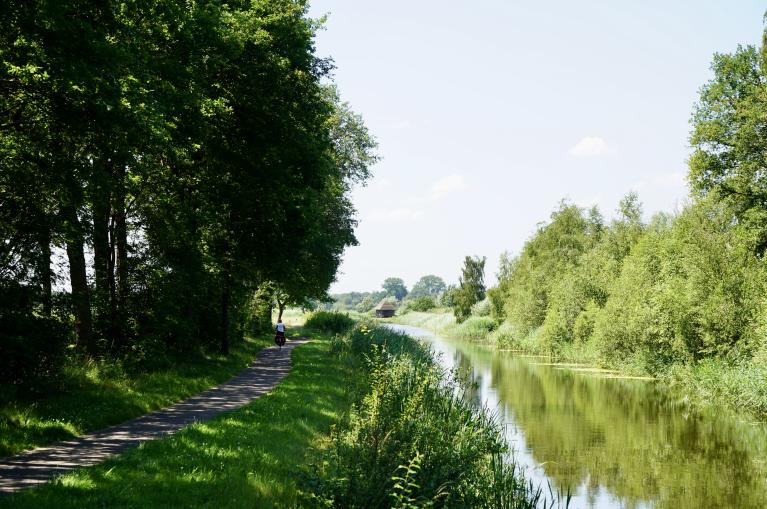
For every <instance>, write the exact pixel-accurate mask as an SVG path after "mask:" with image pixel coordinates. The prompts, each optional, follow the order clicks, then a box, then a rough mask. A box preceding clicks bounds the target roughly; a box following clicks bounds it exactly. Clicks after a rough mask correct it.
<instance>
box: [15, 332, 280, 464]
mask: <svg viewBox="0 0 767 509" xmlns="http://www.w3.org/2000/svg"><path fill="white" fill-rule="evenodd" d="M270 343H271V337H260V338H256V339H246V340H245V341H244V342H238V343H236V344H234V345H232V352H231V354H230V355H229V356H223V355H218V354H206V355H202V354H200V355H198V356H197V357H193V358H189V359H187V360H186V361H184V362H179V363H177V364H175V365H173V366H172V367H170V368H168V369H164V370H160V371H156V372H152V373H144V374H139V375H133V376H131V375H129V374H127V373H126V372H125V371H124V370H123V369H121V367H120V365H119V364H116V363H111V364H110V363H105V362H95V361H87V362H82V361H81V362H77V361H72V362H70V363H69V364H68V366H67V368H66V370H65V378H64V390H63V391H62V392H60V393H56V394H54V395H52V396H50V397H48V398H44V399H40V400H37V401H34V402H21V401H17V402H9V403H5V404H3V405H2V406H0V457H2V456H8V455H12V454H15V453H18V452H20V451H23V450H26V449H32V448H34V447H39V446H42V445H46V444H50V443H52V442H55V441H58V440H65V439H69V438H73V437H75V436H78V435H82V434H84V433H88V432H90V431H95V430H98V429H101V428H105V427H107V426H110V425H113V424H118V423H120V422H123V421H126V420H128V419H132V418H134V417H137V416H139V415H143V414H145V413H147V412H151V411H153V410H157V409H159V408H162V407H165V406H168V405H170V404H172V403H175V402H176V401H179V400H182V399H184V398H186V397H188V396H191V395H193V394H197V393H199V392H202V391H203V390H205V389H208V388H209V387H211V386H214V385H216V384H219V383H221V382H224V381H226V380H228V379H229V378H230V377H232V376H234V375H235V374H236V373H237V372H239V371H240V370H242V369H244V368H245V367H246V366H247V365H248V364H249V363H250V362H251V361H252V360H253V358H254V357H255V354H256V353H257V352H258V351H259V350H261V349H262V348H263V347H265V346H267V345H268V344H270Z"/></svg>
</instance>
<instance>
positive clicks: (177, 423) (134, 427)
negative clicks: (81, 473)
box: [0, 337, 309, 493]
mask: <svg viewBox="0 0 767 509" xmlns="http://www.w3.org/2000/svg"><path fill="white" fill-rule="evenodd" d="M307 341H309V338H306V337H298V338H292V339H291V340H290V341H289V342H288V343H287V344H286V345H285V346H284V347H282V349H279V348H277V347H275V346H273V347H269V348H265V349H264V350H262V351H260V352H259V353H258V354H257V355H256V359H255V360H254V361H253V363H252V364H251V365H250V366H249V367H247V368H245V369H244V370H243V371H242V372H241V373H240V374H238V375H237V376H235V377H234V378H232V379H231V380H229V381H228V382H226V383H223V384H221V385H219V386H217V387H214V388H212V389H209V390H207V391H205V392H203V393H201V394H198V395H197V396H193V397H191V398H188V399H186V400H184V401H181V402H179V403H176V404H175V405H172V406H170V407H168V408H165V409H163V410H158V411H156V412H152V413H149V414H146V415H144V416H141V417H138V418H136V419H132V420H130V421H127V422H124V423H122V424H118V425H116V426H112V427H109V428H106V429H104V430H101V431H97V432H94V433H90V434H88V435H84V436H82V437H80V438H78V439H76V440H67V441H64V442H59V443H57V444H54V445H51V446H47V447H40V448H37V449H33V450H31V451H27V452H24V453H21V454H17V455H15V456H10V457H7V458H3V459H0V493H10V492H13V491H18V490H22V489H24V488H30V487H33V486H36V485H38V484H41V483H45V482H48V481H50V480H51V479H53V478H55V477H57V476H59V475H61V474H64V473H67V472H70V471H72V470H76V469H78V468H83V467H88V466H91V465H95V464H97V463H101V462H102V461H104V460H105V459H107V458H109V457H111V456H114V455H116V454H119V453H121V452H123V451H125V450H126V449H130V448H132V447H136V446H138V445H139V444H140V443H142V442H145V441H148V440H155V439H157V438H162V437H164V436H168V435H171V434H173V433H175V432H177V431H179V430H181V429H182V428H184V427H186V426H188V425H189V424H192V423H194V422H202V421H207V420H210V419H212V418H214V417H216V416H217V415H219V414H221V413H223V412H228V411H231V410H236V409H238V408H240V407H242V406H244V405H247V404H248V403H250V402H251V401H253V400H254V399H256V398H258V397H259V396H261V395H263V394H266V393H267V392H269V391H271V390H272V389H274V388H275V387H276V386H277V384H279V383H280V382H281V381H282V379H283V378H285V376H287V374H288V373H289V372H290V366H291V361H290V352H291V351H292V350H293V348H295V347H296V346H299V345H301V344H303V343H306V342H307Z"/></svg>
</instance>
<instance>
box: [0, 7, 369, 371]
mask: <svg viewBox="0 0 767 509" xmlns="http://www.w3.org/2000/svg"><path fill="white" fill-rule="evenodd" d="M318 26H319V25H318V23H317V22H316V21H314V20H312V19H309V18H308V17H307V14H306V5H305V2H303V1H293V0H260V1H255V2H241V1H214V2H197V3H195V2H192V3H189V2H178V1H172V0H149V1H147V2H142V3H140V4H130V3H129V4H125V3H120V2H79V1H74V0H61V1H57V2H28V1H21V0H11V1H8V2H5V3H4V4H3V7H2V9H0V355H2V356H3V358H4V366H3V367H2V368H0V382H2V383H4V384H6V383H10V384H22V385H23V383H24V382H25V381H26V380H28V379H31V378H34V377H38V378H44V377H48V376H49V375H51V373H52V371H51V370H55V365H56V363H57V360H56V359H59V358H60V357H61V355H63V351H64V348H65V346H66V345H73V347H74V350H75V351H76V352H78V353H81V354H84V355H88V356H104V355H106V356H116V357H121V356H130V355H138V353H137V352H142V351H143V352H145V353H146V352H157V351H161V352H162V351H168V352H172V351H183V350H186V349H189V348H193V347H196V346H210V347H215V348H218V349H220V350H221V351H222V352H227V351H228V349H229V342H230V338H233V337H237V336H239V335H241V334H242V333H243V330H244V329H245V327H246V326H247V321H248V317H249V316H250V314H251V311H252V309H251V307H252V306H251V303H252V301H253V296H254V293H255V292H256V290H257V289H259V288H261V290H262V292H261V294H269V295H270V297H269V299H270V300H271V299H272V296H273V295H275V292H278V293H279V295H280V296H281V297H280V299H277V300H278V301H279V302H284V303H300V302H304V301H306V300H307V299H311V298H321V297H323V296H324V295H325V292H326V289H327V288H328V285H329V284H330V283H331V282H332V281H333V279H334V277H335V274H336V269H337V267H338V264H339V260H340V257H341V254H342V252H343V250H344V248H345V247H346V246H348V245H352V244H355V243H356V240H355V236H354V227H355V224H356V223H355V220H354V209H353V207H352V204H351V202H350V197H349V192H350V189H351V187H352V186H353V185H354V184H357V183H364V182H365V180H366V179H367V178H368V176H369V172H368V167H369V166H370V164H372V163H373V162H374V161H375V155H374V150H375V142H374V141H373V139H372V138H371V137H370V135H369V134H368V132H367V130H366V128H365V126H364V124H363V123H362V120H361V119H360V117H359V116H358V115H356V114H354V113H353V112H352V111H351V110H350V109H349V107H348V106H347V105H346V104H345V103H343V102H342V101H341V100H340V99H339V95H338V93H337V91H336V90H335V88H333V87H332V86H330V85H328V84H327V83H328V78H329V77H330V71H331V69H332V62H331V61H329V60H325V59H322V58H319V57H317V56H316V55H315V54H314V43H313V37H314V34H315V31H316V30H317V28H318ZM264 285H266V287H264Z"/></svg>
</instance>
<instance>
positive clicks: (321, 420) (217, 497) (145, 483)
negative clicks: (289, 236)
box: [0, 337, 354, 509]
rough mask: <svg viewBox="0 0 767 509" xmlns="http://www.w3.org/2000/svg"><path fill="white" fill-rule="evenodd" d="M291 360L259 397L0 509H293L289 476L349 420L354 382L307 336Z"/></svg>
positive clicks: (1, 501) (1, 502) (4, 502)
mask: <svg viewBox="0 0 767 509" xmlns="http://www.w3.org/2000/svg"><path fill="white" fill-rule="evenodd" d="M291 358H292V368H291V370H290V374H288V376H287V377H286V378H285V379H284V380H283V381H282V382H281V383H280V385H279V386H277V387H276V388H275V389H274V390H273V391H272V392H270V394H269V395H268V396H263V397H261V398H259V399H257V400H256V401H254V402H253V403H251V404H249V405H246V406H245V407H243V408H241V409H239V410H235V411H233V412H228V413H226V414H225V415H222V416H220V417H218V418H216V419H214V420H212V421H209V422H205V423H196V424H193V425H191V426H188V427H186V428H185V429H183V430H181V431H180V432H179V433H177V434H175V435H173V436H172V437H168V438H164V439H160V440H154V441H151V442H147V443H145V444H143V445H142V446H141V447H139V448H135V449H132V450H130V451H128V452H126V453H125V454H121V455H120V456H117V457H114V458H111V459H109V460H107V461H106V462H104V463H102V464H100V465H97V466H95V467H91V468H87V469H81V470H78V471H76V472H72V473H69V474H66V475H64V476H62V477H61V478H59V479H57V480H56V481H54V482H51V483H48V484H46V485H43V486H40V487H39V488H35V489H33V490H25V491H23V492H20V493H16V494H13V495H10V496H4V497H1V498H0V508H10V507H13V508H34V509H43V508H56V509H64V508H67V509H68V508H72V509H75V508H76V509H79V508H83V507H220V508H237V507H240V508H241V507H244V506H247V507H301V505H300V504H299V501H300V498H299V493H298V491H299V486H298V483H297V480H298V479H297V476H296V470H297V469H298V468H300V467H301V466H303V465H305V464H307V463H308V462H310V461H312V460H313V459H314V457H315V456H314V455H315V452H314V451H315V450H316V449H318V448H320V447H322V444H323V443H324V442H325V441H326V440H327V434H328V433H329V432H330V430H331V427H332V426H334V425H336V424H337V423H338V422H340V421H341V418H342V416H343V414H344V413H345V412H346V411H348V409H349V406H350V405H351V403H352V401H351V398H350V396H351V394H350V392H349V390H348V388H349V384H350V383H352V384H353V382H354V378H353V376H352V374H353V373H352V371H351V366H350V365H349V363H348V362H347V360H348V359H347V358H346V357H339V356H338V355H335V354H334V353H333V352H331V350H330V341H329V340H328V339H327V338H322V337H315V338H314V339H313V341H312V342H310V343H308V344H306V345H302V346H301V347H300V348H297V349H296V350H295V351H293V353H292V355H291ZM318 388H319V389H318ZM307 402H310V404H307ZM0 436H2V435H0Z"/></svg>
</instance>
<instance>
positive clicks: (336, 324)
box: [304, 311, 354, 334]
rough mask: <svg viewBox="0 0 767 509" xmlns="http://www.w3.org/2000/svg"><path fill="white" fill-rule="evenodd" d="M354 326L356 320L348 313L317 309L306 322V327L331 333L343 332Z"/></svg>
mask: <svg viewBox="0 0 767 509" xmlns="http://www.w3.org/2000/svg"><path fill="white" fill-rule="evenodd" d="M353 326H354V320H353V319H352V318H351V317H350V316H349V315H348V314H346V313H338V312H334V311H332V312H331V311H315V312H314V313H312V314H310V315H309V317H308V318H307V319H306V322H304V327H306V328H307V329H314V330H319V331H323V332H328V333H331V334H343V333H345V332H347V331H348V330H349V329H351V328H352V327H353Z"/></svg>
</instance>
